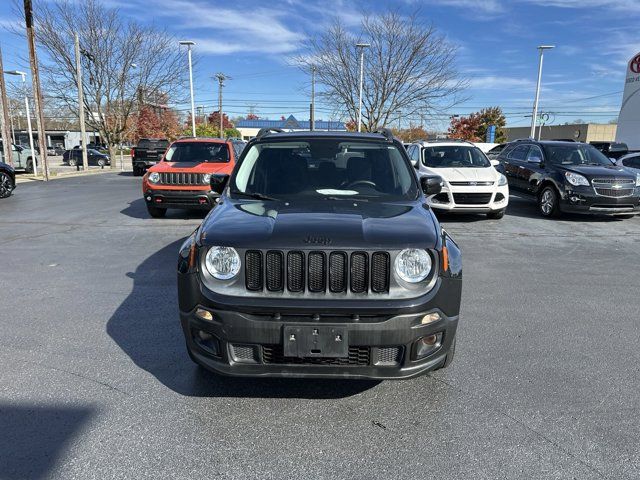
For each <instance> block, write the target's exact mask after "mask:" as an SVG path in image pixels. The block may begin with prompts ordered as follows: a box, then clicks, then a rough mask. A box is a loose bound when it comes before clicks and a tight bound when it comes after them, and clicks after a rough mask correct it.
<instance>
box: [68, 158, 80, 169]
mask: <svg viewBox="0 0 640 480" xmlns="http://www.w3.org/2000/svg"><path fill="white" fill-rule="evenodd" d="M68 163H69V166H70V167H75V166H76V165H77V164H78V161H77V160H76V159H75V158H70V159H69V162H68Z"/></svg>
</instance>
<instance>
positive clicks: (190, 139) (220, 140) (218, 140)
mask: <svg viewBox="0 0 640 480" xmlns="http://www.w3.org/2000/svg"><path fill="white" fill-rule="evenodd" d="M185 142H208V143H227V140H225V139H223V138H213V137H181V138H178V139H177V140H174V141H173V143H185Z"/></svg>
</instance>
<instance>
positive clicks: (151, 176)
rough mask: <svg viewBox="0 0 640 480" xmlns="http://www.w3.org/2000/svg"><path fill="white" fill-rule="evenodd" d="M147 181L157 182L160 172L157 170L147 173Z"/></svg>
mask: <svg viewBox="0 0 640 480" xmlns="http://www.w3.org/2000/svg"><path fill="white" fill-rule="evenodd" d="M149 181H150V182H151V183H158V182H159V181H160V174H159V173H158V172H152V173H150V174H149Z"/></svg>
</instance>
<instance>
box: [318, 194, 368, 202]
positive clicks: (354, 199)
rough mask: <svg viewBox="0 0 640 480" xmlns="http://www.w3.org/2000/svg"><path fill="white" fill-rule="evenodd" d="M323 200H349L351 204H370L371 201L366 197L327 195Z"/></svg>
mask: <svg viewBox="0 0 640 480" xmlns="http://www.w3.org/2000/svg"><path fill="white" fill-rule="evenodd" d="M322 198H324V199H325V200H348V201H350V202H368V201H369V200H367V199H366V198H364V197H347V196H343V195H327V196H324V197H322Z"/></svg>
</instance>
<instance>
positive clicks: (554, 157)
mask: <svg viewBox="0 0 640 480" xmlns="http://www.w3.org/2000/svg"><path fill="white" fill-rule="evenodd" d="M544 149H545V151H546V154H547V159H548V160H549V163H552V164H554V165H611V160H609V158H608V157H606V156H605V155H603V154H602V153H601V152H600V151H599V150H598V149H597V148H595V147H593V146H592V145H584V144H579V143H578V144H575V145H544Z"/></svg>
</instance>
